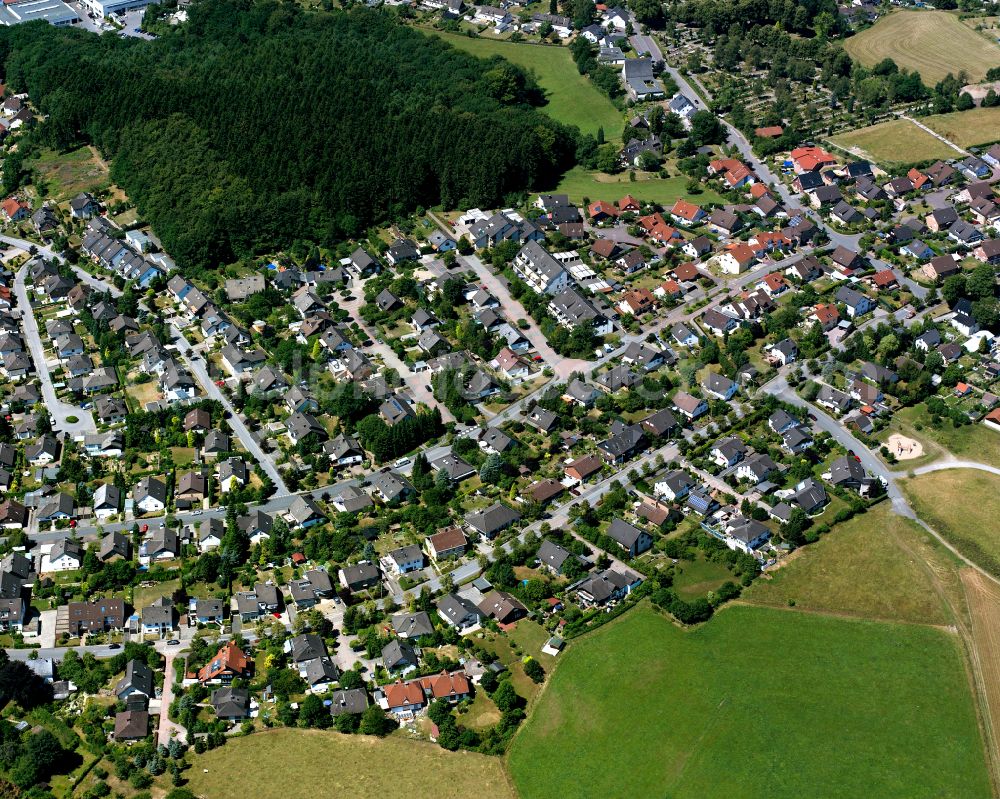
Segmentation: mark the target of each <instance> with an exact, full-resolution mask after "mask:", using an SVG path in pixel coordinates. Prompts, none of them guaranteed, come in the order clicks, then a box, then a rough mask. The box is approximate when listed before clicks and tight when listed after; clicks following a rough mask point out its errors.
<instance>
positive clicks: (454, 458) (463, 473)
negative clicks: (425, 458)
mask: <svg viewBox="0 0 1000 799" xmlns="http://www.w3.org/2000/svg"><path fill="white" fill-rule="evenodd" d="M431 466H432V467H433V468H434V469H436V470H437V471H438V472H444V474H445V475H447V477H448V480H449V481H450V482H452V483H459V482H461V481H462V480H465V479H466V478H467V477H472V476H473V475H474V474H475V473H476V470H475V469H474V468H473V467H472V466H470V465H469V464H468V463H466V462H465V461H464V460H462V459H461V458H460V457H458V455H455V454H454V453H452V452H449V453H447V454H445V455H442V456H441V457H440V458H436V459H435V460H434V461H432V462H431Z"/></svg>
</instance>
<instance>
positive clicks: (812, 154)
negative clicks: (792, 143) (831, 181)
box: [791, 147, 837, 175]
mask: <svg viewBox="0 0 1000 799" xmlns="http://www.w3.org/2000/svg"><path fill="white" fill-rule="evenodd" d="M791 155H792V165H793V166H794V167H795V173H796V174H798V175H801V174H802V173H803V172H815V171H816V170H817V169H820V168H821V167H824V166H829V165H830V164H835V163H837V159H836V158H834V157H833V156H832V155H830V153H828V152H827V151H826V150H824V149H823V148H822V147H796V148H795V149H794V150H792V153H791Z"/></svg>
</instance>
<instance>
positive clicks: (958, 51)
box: [844, 11, 1000, 86]
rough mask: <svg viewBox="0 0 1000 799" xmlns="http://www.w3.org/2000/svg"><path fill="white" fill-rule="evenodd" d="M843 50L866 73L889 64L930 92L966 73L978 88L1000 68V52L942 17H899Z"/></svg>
mask: <svg viewBox="0 0 1000 799" xmlns="http://www.w3.org/2000/svg"><path fill="white" fill-rule="evenodd" d="M844 49H846V50H847V52H848V53H849V54H850V55H851V57H852V58H854V59H856V60H858V61H860V62H861V63H862V64H864V65H865V66H866V67H871V66H874V65H875V64H877V63H878V62H880V61H882V59H884V58H891V59H892V60H893V61H895V62H896V64H897V65H898V66H899V67H900V68H903V67H905V68H906V69H911V70H914V69H915V70H916V71H917V72H919V73H920V77H921V78H922V79H923V82H924V83H925V84H927V85H928V86H933V85H934V84H935V83H937V82H938V81H939V80H941V79H942V78H944V77H945V76H946V75H947V74H948V73H949V72H951V73H953V74H955V75H957V74H958V72H959V70H963V69H964V70H965V71H966V73H968V76H969V80H970V82H972V83H975V82H977V81H981V80H982V79H983V78H984V77H985V76H986V70H988V69H989V68H990V67H994V66H996V65H997V64H1000V47H998V46H997V45H996V44H995V43H994V42H993V41H991V40H990V39H988V38H987V37H986V36H983V35H981V34H979V33H977V32H976V31H973V30H970V29H969V28H968V27H967V26H965V25H963V24H962V23H961V21H959V19H958V17H957V16H956V15H955V14H948V13H946V12H944V11H896V12H894V13H892V14H889V15H888V16H885V17H882V19H880V20H879V21H878V22H876V23H875V24H874V25H873V26H872V27H870V28H869V29H868V30H866V31H862V32H861V33H859V34H858V35H857V36H852V37H851V38H849V39H847V40H846V41H845V42H844Z"/></svg>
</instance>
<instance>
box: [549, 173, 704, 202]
mask: <svg viewBox="0 0 1000 799" xmlns="http://www.w3.org/2000/svg"><path fill="white" fill-rule="evenodd" d="M687 182H688V181H687V178H685V177H680V176H679V177H673V178H658V177H652V176H648V175H647V174H646V173H637V178H636V180H634V181H632V180H629V177H628V173H627V172H623V173H622V174H620V175H606V174H604V173H603V172H591V171H589V170H587V169H584V168H583V167H579V166H576V167H573V168H572V169H571V170H569V172H567V173H566V174H565V175H563V178H562V180H561V181H559V186H558V187H557V189H556V190H557V191H559V192H562V193H563V194H568V195H569V198H570V199H571V200H573V201H574V202H577V203H579V202H582V201H583V198H584V197H586V198H588V199H589V200H590V202H594V201H596V200H605V201H606V202H616V201H618V200H620V199H621V198H622V197H624V196H625V195H626V194H631V195H633V196H634V197H636V199H638V200H644V201H648V202H654V203H660V205H666V206H668V207H669V206H671V205H673V204H674V202H676V201H677V199H678V198H680V197H684V198H685V199H687V200H690V201H691V202H693V203H699V204H700V203H709V202H719V203H721V202H723V198H722V197H721V196H720V195H719V194H718V193H716V192H714V191H712V190H711V189H705V190H703V191H702V192H701V193H700V194H689V193H688V191H687Z"/></svg>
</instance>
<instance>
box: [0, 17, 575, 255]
mask: <svg viewBox="0 0 1000 799" xmlns="http://www.w3.org/2000/svg"><path fill="white" fill-rule="evenodd" d="M0 57H2V59H3V62H4V64H5V71H6V79H7V82H8V84H9V85H10V86H11V87H12V88H14V89H16V90H17V91H27V92H28V93H29V94H30V96H31V98H32V100H33V101H34V102H35V103H36V104H37V105H38V107H39V109H40V110H41V111H42V112H43V114H45V115H46V116H47V119H46V121H45V122H44V124H43V125H42V127H41V128H40V130H39V132H38V135H39V136H41V137H43V138H44V140H45V143H46V144H48V145H50V146H54V147H57V148H60V149H65V148H69V147H72V146H75V145H78V144H80V143H94V144H96V145H97V146H98V147H100V149H101V150H102V151H103V152H104V153H105V155H108V156H110V157H111V158H112V178H113V179H114V180H115V181H116V182H117V183H119V184H120V185H121V186H122V187H123V188H124V189H125V190H126V191H127V192H128V194H129V196H130V197H131V198H132V199H133V201H135V202H136V204H137V205H138V207H139V210H140V212H141V214H142V215H143V216H144V217H145V218H147V219H149V221H150V222H151V223H152V224H153V226H154V228H155V229H156V231H157V233H158V234H159V235H160V237H161V239H162V241H163V244H164V246H165V248H166V249H167V250H168V251H169V252H171V254H172V255H174V257H175V258H176V260H177V261H178V263H180V264H181V265H191V266H205V265H209V266H214V265H217V264H218V263H219V262H220V261H222V262H230V261H232V260H234V259H235V258H237V257H242V256H245V255H249V254H253V253H256V252H260V251H263V250H265V249H267V250H270V251H273V249H274V247H275V246H279V247H287V246H288V245H290V244H291V243H292V242H293V241H294V240H296V239H307V240H312V241H316V242H319V243H323V244H331V243H335V242H336V241H338V240H339V239H341V238H343V237H345V236H352V235H357V234H359V233H361V232H363V231H364V230H365V229H366V228H367V227H368V226H369V225H371V224H372V223H376V222H379V221H382V220H385V219H388V218H392V217H394V216H397V215H401V214H403V213H405V212H407V211H409V210H412V209H413V208H415V207H416V206H418V205H422V206H433V205H437V204H439V203H441V204H444V205H446V206H451V207H454V206H457V205H481V206H483V207H492V206H496V205H498V204H501V203H502V202H503V199H504V197H505V196H507V195H509V194H511V193H514V192H518V191H521V190H524V189H526V188H528V187H530V186H533V185H540V184H542V183H545V182H551V181H552V180H553V179H554V178H555V177H556V176H557V175H558V174H559V173H560V172H562V171H563V170H565V169H566V168H568V167H569V166H571V165H572V164H573V162H574V159H575V152H576V148H577V137H578V136H579V134H578V132H577V131H576V130H575V129H572V128H567V127H565V126H563V125H560V124H558V123H556V122H554V121H553V120H552V119H551V118H549V117H548V116H546V115H545V114H543V113H541V112H540V111H538V110H537V108H536V106H538V105H540V104H542V103H543V102H544V98H543V96H542V93H541V91H540V90H539V88H538V86H537V85H536V84H535V82H534V81H533V79H531V78H529V77H528V76H527V75H526V74H525V73H524V72H523V71H522V70H520V69H519V68H517V67H515V66H512V65H511V64H509V63H507V62H506V61H503V60H502V59H499V58H494V59H492V60H490V61H483V60H481V59H478V58H476V57H474V56H471V55H469V54H466V53H462V52H460V51H458V50H456V49H454V48H452V47H451V46H450V45H448V44H447V43H445V42H442V41H440V40H439V39H436V38H433V37H428V36H426V35H424V34H422V33H420V32H418V31H416V30H413V29H411V28H408V27H406V26H404V25H401V24H399V23H398V21H397V20H395V19H394V18H393V16H392V14H391V13H382V12H378V11H373V10H370V9H363V8H357V9H352V10H350V11H345V12H335V13H330V14H314V13H309V12H306V11H303V10H302V9H299V8H298V7H296V6H293V5H291V4H283V3H278V2H275V1H274V0H219V2H213V3H199V4H195V5H194V6H193V7H192V8H191V10H190V19H189V22H188V24H187V25H185V26H181V27H179V28H178V29H177V30H175V31H172V32H170V33H168V34H167V35H164V36H161V37H160V38H159V39H157V40H156V41H153V42H145V41H137V40H135V39H122V38H119V37H95V36H93V35H92V34H90V33H88V32H85V31H82V30H75V29H66V28H55V27H52V26H48V25H41V26H34V25H23V26H17V27H14V28H6V29H4V30H2V31H0Z"/></svg>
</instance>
